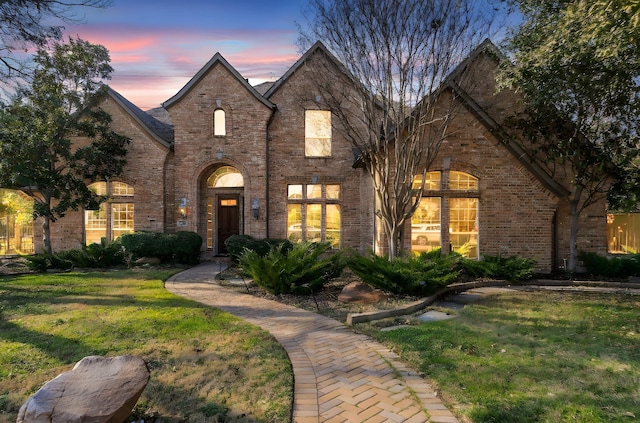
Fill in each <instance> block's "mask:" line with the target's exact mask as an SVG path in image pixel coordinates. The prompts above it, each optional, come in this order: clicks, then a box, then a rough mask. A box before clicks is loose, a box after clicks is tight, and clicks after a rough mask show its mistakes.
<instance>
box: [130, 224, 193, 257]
mask: <svg viewBox="0 0 640 423" xmlns="http://www.w3.org/2000/svg"><path fill="white" fill-rule="evenodd" d="M119 242H120V244H121V245H122V248H123V250H124V253H125V255H127V256H128V259H129V260H130V261H135V260H137V259H139V258H142V257H156V258H159V259H160V260H161V261H162V262H173V263H184V264H196V263H198V261H199V260H200V248H201V247H202V237H201V236H200V235H199V234H197V233H195V232H188V231H180V232H176V233H172V234H165V233H162V232H134V233H129V234H124V235H122V236H120V238H119Z"/></svg>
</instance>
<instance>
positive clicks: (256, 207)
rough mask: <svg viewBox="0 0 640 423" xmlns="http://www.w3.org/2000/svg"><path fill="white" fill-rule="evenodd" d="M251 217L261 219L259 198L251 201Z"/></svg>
mask: <svg viewBox="0 0 640 423" xmlns="http://www.w3.org/2000/svg"><path fill="white" fill-rule="evenodd" d="M251 216H253V218H254V219H258V218H259V217H260V204H259V203H258V199H257V198H254V199H253V200H251Z"/></svg>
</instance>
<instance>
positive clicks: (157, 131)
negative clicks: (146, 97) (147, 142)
mask: <svg viewBox="0 0 640 423" xmlns="http://www.w3.org/2000/svg"><path fill="white" fill-rule="evenodd" d="M108 93H109V96H110V97H111V98H112V99H113V100H114V101H115V102H116V103H117V104H118V105H120V107H122V109H124V111H125V112H127V113H128V114H129V116H131V117H132V118H133V119H134V120H135V121H136V122H137V123H138V124H139V125H140V126H142V128H143V129H144V130H145V131H146V132H147V133H148V134H149V135H151V137H152V138H153V139H155V140H156V141H157V142H159V143H160V144H161V145H162V146H164V147H166V148H171V145H172V144H173V125H170V124H167V123H165V122H161V121H159V120H158V119H156V118H154V117H153V116H151V115H149V114H148V113H146V112H144V111H142V109H140V108H139V107H138V106H136V105H135V104H133V103H132V102H130V101H129V100H127V99H126V98H124V97H123V96H122V95H121V94H120V93H118V92H117V91H116V90H114V89H113V88H111V87H109V88H108Z"/></svg>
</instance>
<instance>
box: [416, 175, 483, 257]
mask: <svg viewBox="0 0 640 423" xmlns="http://www.w3.org/2000/svg"><path fill="white" fill-rule="evenodd" d="M445 172H446V174H445ZM443 181H445V182H444V183H443ZM421 183H422V175H418V176H416V177H415V178H414V182H413V188H414V189H415V190H418V189H420V186H421ZM423 195H424V196H423V197H422V198H421V199H420V204H419V206H418V208H417V210H416V212H415V213H414V214H413V216H412V217H411V250H412V251H414V252H423V251H431V250H433V249H436V248H443V249H444V250H445V251H449V250H453V251H456V252H458V253H460V254H461V255H463V256H465V257H467V258H478V257H479V249H478V207H479V198H478V197H479V195H478V178H476V177H474V176H473V175H470V174H468V173H465V172H459V171H448V170H447V171H443V172H429V173H427V176H426V179H425V183H424V191H423Z"/></svg>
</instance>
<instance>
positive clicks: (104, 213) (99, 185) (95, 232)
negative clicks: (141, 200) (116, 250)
mask: <svg viewBox="0 0 640 423" xmlns="http://www.w3.org/2000/svg"><path fill="white" fill-rule="evenodd" d="M89 189H90V190H92V191H93V192H95V193H96V194H98V195H104V196H107V197H108V198H107V200H106V201H105V202H103V203H102V204H100V207H99V208H98V209H97V210H85V212H84V233H85V244H86V245H89V244H92V243H97V244H99V243H100V242H102V239H103V238H104V239H106V240H107V241H112V240H114V239H116V238H117V237H119V236H120V235H122V234H126V233H130V232H133V230H134V203H133V195H134V189H133V187H132V186H131V185H129V184H125V183H124V182H115V181H114V182H95V183H93V184H91V185H89Z"/></svg>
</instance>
